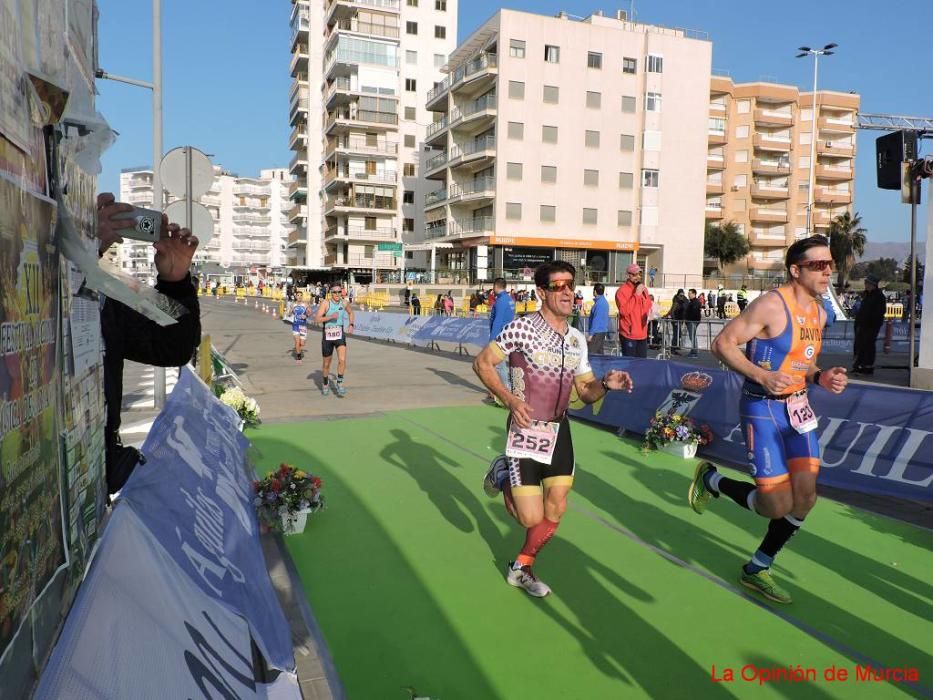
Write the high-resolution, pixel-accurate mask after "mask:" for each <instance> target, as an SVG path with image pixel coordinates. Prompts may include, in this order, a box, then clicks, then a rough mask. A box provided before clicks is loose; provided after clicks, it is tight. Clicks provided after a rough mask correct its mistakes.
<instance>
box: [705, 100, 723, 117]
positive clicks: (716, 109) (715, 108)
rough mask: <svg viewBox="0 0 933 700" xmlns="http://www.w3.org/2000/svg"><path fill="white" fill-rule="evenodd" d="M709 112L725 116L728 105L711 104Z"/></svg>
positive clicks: (720, 103) (721, 103)
mask: <svg viewBox="0 0 933 700" xmlns="http://www.w3.org/2000/svg"><path fill="white" fill-rule="evenodd" d="M709 111H710V112H711V113H713V114H717V115H718V114H725V112H726V103H725V102H710V103H709Z"/></svg>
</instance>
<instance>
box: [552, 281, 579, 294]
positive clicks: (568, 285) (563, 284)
mask: <svg viewBox="0 0 933 700" xmlns="http://www.w3.org/2000/svg"><path fill="white" fill-rule="evenodd" d="M546 289H547V290H548V291H549V292H562V291H563V290H565V289H570V290H572V289H573V280H554V281H553V282H548V283H547V287H546Z"/></svg>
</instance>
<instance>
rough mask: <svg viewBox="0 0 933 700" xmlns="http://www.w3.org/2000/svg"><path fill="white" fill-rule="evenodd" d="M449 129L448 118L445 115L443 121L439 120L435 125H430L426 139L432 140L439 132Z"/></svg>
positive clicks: (426, 132)
mask: <svg viewBox="0 0 933 700" xmlns="http://www.w3.org/2000/svg"><path fill="white" fill-rule="evenodd" d="M446 128H447V116H446V115H445V116H444V118H443V119H439V120H438V121H436V122H434V123H433V124H429V125H428V128H427V131H425V138H431V137H432V136H434V134H436V133H437V132H439V131H443V130H444V129H446Z"/></svg>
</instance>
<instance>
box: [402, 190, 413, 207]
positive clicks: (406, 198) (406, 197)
mask: <svg viewBox="0 0 933 700" xmlns="http://www.w3.org/2000/svg"><path fill="white" fill-rule="evenodd" d="M414 203H415V191H414V190H405V191H404V192H403V193H402V204H414Z"/></svg>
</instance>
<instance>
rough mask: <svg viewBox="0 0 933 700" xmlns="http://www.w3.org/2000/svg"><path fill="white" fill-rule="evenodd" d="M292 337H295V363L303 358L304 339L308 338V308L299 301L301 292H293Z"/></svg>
mask: <svg viewBox="0 0 933 700" xmlns="http://www.w3.org/2000/svg"><path fill="white" fill-rule="evenodd" d="M291 311H292V335H293V336H295V361H296V362H301V359H302V358H303V357H304V349H305V338H307V337H308V306H307V305H306V304H305V302H304V301H302V299H301V292H295V303H294V304H293V305H292V309H291Z"/></svg>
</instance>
